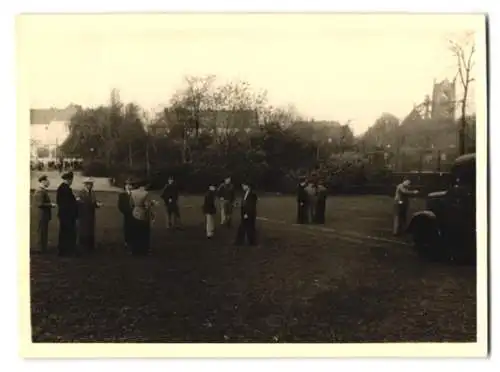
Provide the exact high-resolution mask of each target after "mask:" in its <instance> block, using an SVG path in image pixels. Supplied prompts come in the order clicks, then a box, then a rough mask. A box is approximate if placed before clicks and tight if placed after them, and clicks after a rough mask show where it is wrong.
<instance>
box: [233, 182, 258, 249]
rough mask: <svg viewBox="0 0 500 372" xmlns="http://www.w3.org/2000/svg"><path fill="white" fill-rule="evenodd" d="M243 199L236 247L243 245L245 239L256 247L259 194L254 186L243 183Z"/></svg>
mask: <svg viewBox="0 0 500 372" xmlns="http://www.w3.org/2000/svg"><path fill="white" fill-rule="evenodd" d="M241 186H242V189H243V198H242V199H241V222H240V226H239V228H238V233H237V235H236V241H235V244H236V245H241V244H243V242H244V240H245V238H246V239H247V240H248V244H249V245H256V243H257V242H256V220H257V194H255V192H254V191H253V188H252V185H251V184H250V183H248V182H245V183H243V184H242V185H241Z"/></svg>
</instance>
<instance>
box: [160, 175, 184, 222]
mask: <svg viewBox="0 0 500 372" xmlns="http://www.w3.org/2000/svg"><path fill="white" fill-rule="evenodd" d="M161 198H162V199H163V202H164V203H165V209H166V211H167V227H168V228H172V227H177V225H178V224H179V223H180V218H181V216H180V211H179V203H178V202H179V188H178V187H177V184H176V183H175V181H174V178H173V177H169V178H168V181H167V184H166V185H165V187H164V188H163V190H162V192H161Z"/></svg>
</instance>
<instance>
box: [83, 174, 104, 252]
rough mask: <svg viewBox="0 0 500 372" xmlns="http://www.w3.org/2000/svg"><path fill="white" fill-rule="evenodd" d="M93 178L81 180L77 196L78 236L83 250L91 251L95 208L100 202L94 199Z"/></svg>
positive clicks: (93, 246) (93, 241)
mask: <svg viewBox="0 0 500 372" xmlns="http://www.w3.org/2000/svg"><path fill="white" fill-rule="evenodd" d="M93 188H94V180H93V179H92V178H87V179H86V180H84V181H83V189H82V190H80V192H79V193H78V196H77V200H78V207H79V210H78V238H79V242H80V247H81V248H82V249H83V251H84V252H87V253H91V252H93V251H94V249H95V223H96V209H97V208H100V207H101V205H102V204H101V203H100V202H98V201H97V200H96V195H95V191H94V190H93Z"/></svg>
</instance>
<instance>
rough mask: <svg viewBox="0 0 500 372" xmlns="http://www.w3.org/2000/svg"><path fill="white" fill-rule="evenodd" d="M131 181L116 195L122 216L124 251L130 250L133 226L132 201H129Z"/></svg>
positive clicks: (127, 181) (126, 182)
mask: <svg viewBox="0 0 500 372" xmlns="http://www.w3.org/2000/svg"><path fill="white" fill-rule="evenodd" d="M131 183H132V180H131V179H128V180H126V181H125V187H124V190H123V191H122V192H120V194H119V195H118V210H119V211H120V213H121V214H122V216H123V237H124V241H125V249H130V247H131V244H132V236H133V234H134V232H133V224H132V222H131V221H132V201H131V199H130V191H131V190H132V186H131Z"/></svg>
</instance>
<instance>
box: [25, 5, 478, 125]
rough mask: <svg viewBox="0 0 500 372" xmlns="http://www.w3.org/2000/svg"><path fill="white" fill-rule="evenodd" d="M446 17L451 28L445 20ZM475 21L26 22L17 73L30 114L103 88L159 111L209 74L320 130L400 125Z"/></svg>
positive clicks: (220, 18) (450, 72)
mask: <svg viewBox="0 0 500 372" xmlns="http://www.w3.org/2000/svg"><path fill="white" fill-rule="evenodd" d="M454 17H455V18H454ZM478 20H479V24H480V22H481V20H480V19H478V18H477V17H476V18H474V17H469V18H464V17H458V18H457V16H431V17H430V16H426V17H425V16H411V17H409V16H403V17H402V16H392V17H389V18H388V17H387V16H373V15H372V16H368V15H365V16H352V15H343V16H339V15H336V16H333V15H328V16H327V15H309V16H299V15H293V16H292V15H281V16H277V15H267V16H262V15H261V16H250V15H239V16H235V15H212V16H206V15H205V16H203V15H190V16H187V15H168V16H165V15H164V16H160V15H156V16H151V15H142V16H24V18H21V19H20V20H19V23H18V31H19V33H18V35H19V44H18V45H19V47H20V49H19V51H20V57H21V59H20V60H21V62H22V65H21V71H22V72H23V74H24V79H25V83H26V86H27V87H28V92H27V93H28V95H29V102H30V106H31V107H32V108H43V107H51V106H54V107H65V106H66V105H68V104H69V103H70V102H73V103H77V104H81V105H83V106H86V105H98V104H101V103H105V102H107V101H108V99H109V93H110V90H111V89H112V88H118V89H119V90H120V94H121V98H122V100H123V101H126V102H128V101H133V102H136V103H138V104H140V105H141V106H143V107H144V108H145V109H148V110H151V109H154V108H157V107H158V106H159V105H161V104H163V103H167V102H168V100H169V99H170V97H171V95H172V94H173V93H174V92H175V91H176V90H177V89H178V88H179V87H181V86H182V81H183V76H184V75H186V74H191V75H204V74H216V75H217V76H218V78H219V80H220V81H221V82H223V81H225V80H228V79H242V80H246V81H248V82H249V83H250V84H251V85H252V86H253V87H254V88H255V89H266V90H267V91H268V96H269V99H270V102H271V103H272V104H274V105H287V104H293V105H295V106H296V107H297V109H298V111H299V112H300V113H302V114H304V115H306V116H309V117H314V118H315V119H318V120H339V121H347V120H349V119H352V124H351V125H352V128H353V129H354V131H355V133H356V134H358V133H361V132H363V131H364V130H366V128H367V127H368V126H370V125H371V124H373V122H374V121H375V120H376V118H377V117H378V116H379V115H380V114H381V113H382V112H390V113H393V114H395V115H396V116H398V117H400V118H403V117H404V116H405V115H406V114H407V113H408V112H409V111H410V110H411V109H412V107H413V104H414V103H420V102H421V101H422V100H423V99H424V96H425V94H431V90H432V83H433V79H434V78H438V79H442V78H445V77H449V78H453V76H454V75H455V71H456V65H455V60H454V59H453V57H452V55H451V53H450V52H449V50H448V49H447V39H448V38H449V37H450V36H452V37H453V36H455V35H462V34H463V33H464V32H466V30H470V29H472V30H474V29H475V28H477V25H478Z"/></svg>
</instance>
